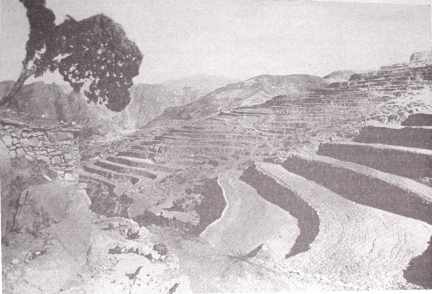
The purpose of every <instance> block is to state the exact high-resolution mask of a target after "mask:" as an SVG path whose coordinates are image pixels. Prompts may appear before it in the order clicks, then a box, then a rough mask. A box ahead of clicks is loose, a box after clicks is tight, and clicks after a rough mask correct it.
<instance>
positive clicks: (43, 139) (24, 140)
mask: <svg viewBox="0 0 432 294" xmlns="http://www.w3.org/2000/svg"><path fill="white" fill-rule="evenodd" d="M78 135H79V128H77V127H66V126H62V125H55V126H50V127H48V126H32V125H31V124H28V123H23V122H20V121H15V120H10V119H1V118H0V140H1V141H2V142H3V144H4V145H5V146H6V147H7V148H8V151H9V154H10V156H11V157H12V158H19V157H25V158H26V159H28V160H30V161H36V160H39V161H43V162H45V163H46V164H47V165H48V167H49V168H50V170H52V171H53V172H55V173H56V175H57V177H58V178H60V179H65V180H74V179H76V178H77V176H76V175H77V173H76V169H77V168H78V166H79V163H80V153H79V142H78Z"/></svg>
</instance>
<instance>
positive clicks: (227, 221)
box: [200, 171, 299, 257]
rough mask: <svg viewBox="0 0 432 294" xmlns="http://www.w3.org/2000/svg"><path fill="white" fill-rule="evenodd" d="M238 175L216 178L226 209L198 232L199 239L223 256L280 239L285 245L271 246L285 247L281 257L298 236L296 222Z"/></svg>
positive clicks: (274, 243) (274, 244) (233, 173)
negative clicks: (215, 219)
mask: <svg viewBox="0 0 432 294" xmlns="http://www.w3.org/2000/svg"><path fill="white" fill-rule="evenodd" d="M240 175H241V172H238V171H228V172H226V173H224V174H223V175H221V176H220V177H219V179H218V183H219V185H220V186H221V187H222V190H223V194H224V197H225V201H226V202H227V206H226V208H225V210H224V212H223V214H222V216H221V218H220V219H219V220H217V221H216V222H214V223H213V224H211V225H210V226H208V227H207V228H206V230H205V231H204V232H202V233H201V235H200V236H201V238H203V239H204V240H207V241H208V242H209V243H210V244H211V245H213V246H214V247H215V248H216V249H217V250H218V251H219V252H221V253H222V252H223V253H226V254H238V253H242V254H246V253H247V252H249V251H250V250H252V249H254V248H256V247H257V246H258V245H260V244H262V243H266V242H267V241H269V240H270V239H280V240H282V239H283V240H285V241H286V242H285V244H284V245H283V242H272V244H273V246H279V247H285V248H279V249H280V257H282V256H283V254H284V253H286V252H288V251H289V249H290V248H291V247H292V246H293V242H294V240H295V239H296V237H297V235H298V233H299V230H298V227H297V220H296V219H295V218H294V217H293V216H291V215H290V214H289V213H288V212H287V211H285V210H283V209H281V208H279V207H278V206H276V205H274V204H272V203H270V202H268V201H266V200H265V199H264V198H262V197H261V196H260V195H259V194H258V193H257V192H256V190H255V189H253V188H252V187H251V186H249V185H247V184H246V183H244V182H242V181H241V180H239V177H240ZM275 249H276V248H275Z"/></svg>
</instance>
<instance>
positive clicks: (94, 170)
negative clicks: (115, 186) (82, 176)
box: [82, 163, 140, 185]
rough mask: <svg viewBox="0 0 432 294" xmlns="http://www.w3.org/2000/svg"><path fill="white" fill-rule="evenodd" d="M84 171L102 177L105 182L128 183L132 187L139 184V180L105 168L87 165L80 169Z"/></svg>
mask: <svg viewBox="0 0 432 294" xmlns="http://www.w3.org/2000/svg"><path fill="white" fill-rule="evenodd" d="M82 169H83V170H84V171H86V172H87V173H90V174H95V175H99V176H100V177H103V178H105V179H107V180H109V181H110V182H111V181H118V182H129V183H131V184H133V185H135V184H136V183H138V182H139V180H140V179H139V178H137V177H134V176H130V175H127V174H123V173H118V172H114V171H112V170H107V169H105V168H102V167H99V166H95V165H93V164H91V163H88V164H86V165H84V166H83V167H82Z"/></svg>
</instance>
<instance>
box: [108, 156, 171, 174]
mask: <svg viewBox="0 0 432 294" xmlns="http://www.w3.org/2000/svg"><path fill="white" fill-rule="evenodd" d="M106 160H107V161H109V162H112V163H117V164H122V165H125V166H128V167H136V168H143V169H146V170H149V171H153V172H156V173H158V172H163V173H171V172H174V171H175V169H173V168H169V167H166V166H162V165H157V164H152V163H149V162H148V161H146V160H143V159H139V158H132V157H125V156H116V157H114V156H110V157H108V158H106Z"/></svg>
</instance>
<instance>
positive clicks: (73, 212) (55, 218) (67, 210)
mask: <svg viewBox="0 0 432 294" xmlns="http://www.w3.org/2000/svg"><path fill="white" fill-rule="evenodd" d="M89 206H90V200H89V198H88V197H87V194H86V193H85V192H84V191H82V190H80V189H79V186H77V185H70V184H69V185H68V184H63V183H58V182H54V183H46V184H41V185H35V186H31V187H29V188H28V189H26V190H24V191H23V192H22V194H21V196H20V198H19V200H18V211H17V213H16V216H15V222H14V230H15V231H19V232H30V233H32V234H38V233H39V232H40V231H41V230H43V229H46V228H49V227H50V226H51V225H53V224H59V225H62V224H60V223H61V222H64V221H66V220H73V221H78V222H79V221H80V220H81V219H86V218H89V215H90V210H89Z"/></svg>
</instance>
